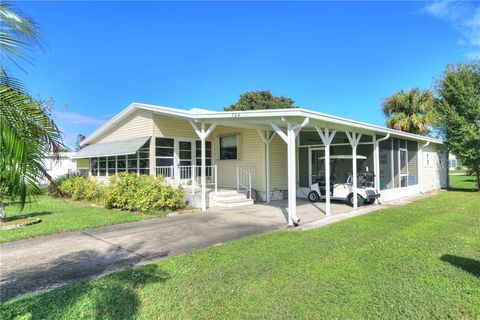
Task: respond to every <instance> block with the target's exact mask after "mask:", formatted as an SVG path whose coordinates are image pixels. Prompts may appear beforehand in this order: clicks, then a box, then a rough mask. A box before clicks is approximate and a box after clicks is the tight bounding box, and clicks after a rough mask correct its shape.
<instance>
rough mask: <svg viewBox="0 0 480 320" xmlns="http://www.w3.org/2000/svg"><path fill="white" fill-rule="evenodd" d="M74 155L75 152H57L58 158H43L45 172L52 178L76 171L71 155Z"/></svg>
mask: <svg viewBox="0 0 480 320" xmlns="http://www.w3.org/2000/svg"><path fill="white" fill-rule="evenodd" d="M73 155H75V152H62V153H60V154H59V157H58V159H54V158H53V157H48V158H45V159H44V160H43V163H44V165H45V169H46V170H47V173H48V174H49V175H50V177H52V178H53V179H56V178H57V177H59V176H61V175H64V174H67V173H73V172H76V171H77V166H76V163H75V160H72V156H73Z"/></svg>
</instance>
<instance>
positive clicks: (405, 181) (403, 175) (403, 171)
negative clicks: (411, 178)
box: [398, 149, 408, 187]
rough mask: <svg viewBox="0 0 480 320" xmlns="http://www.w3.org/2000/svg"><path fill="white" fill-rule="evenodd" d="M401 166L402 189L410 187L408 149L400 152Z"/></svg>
mask: <svg viewBox="0 0 480 320" xmlns="http://www.w3.org/2000/svg"><path fill="white" fill-rule="evenodd" d="M398 157H399V164H400V168H399V171H400V187H407V186H408V160H407V159H408V151H407V149H400V150H398Z"/></svg>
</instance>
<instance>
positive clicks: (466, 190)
mask: <svg viewBox="0 0 480 320" xmlns="http://www.w3.org/2000/svg"><path fill="white" fill-rule="evenodd" d="M448 191H458V192H478V191H477V189H475V188H455V187H450V188H448Z"/></svg>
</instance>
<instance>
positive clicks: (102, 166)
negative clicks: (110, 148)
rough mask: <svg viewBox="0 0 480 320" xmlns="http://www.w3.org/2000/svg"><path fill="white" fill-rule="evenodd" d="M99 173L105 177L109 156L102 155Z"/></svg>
mask: <svg viewBox="0 0 480 320" xmlns="http://www.w3.org/2000/svg"><path fill="white" fill-rule="evenodd" d="M98 167H99V169H98V175H99V176H101V177H104V176H106V175H107V157H101V158H99V160H98Z"/></svg>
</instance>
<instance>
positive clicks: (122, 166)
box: [117, 156, 127, 173]
mask: <svg viewBox="0 0 480 320" xmlns="http://www.w3.org/2000/svg"><path fill="white" fill-rule="evenodd" d="M126 171H127V156H117V173H120V172H126Z"/></svg>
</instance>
